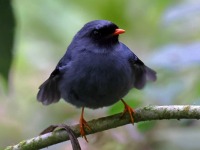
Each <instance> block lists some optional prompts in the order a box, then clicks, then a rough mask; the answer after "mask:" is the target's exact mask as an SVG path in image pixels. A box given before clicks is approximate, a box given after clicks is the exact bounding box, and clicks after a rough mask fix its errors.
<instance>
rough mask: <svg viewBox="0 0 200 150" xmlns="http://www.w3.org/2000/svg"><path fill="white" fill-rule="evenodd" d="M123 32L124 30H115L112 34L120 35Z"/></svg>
mask: <svg viewBox="0 0 200 150" xmlns="http://www.w3.org/2000/svg"><path fill="white" fill-rule="evenodd" d="M124 32H125V30H123V29H115V32H114V33H113V35H119V34H122V33H124Z"/></svg>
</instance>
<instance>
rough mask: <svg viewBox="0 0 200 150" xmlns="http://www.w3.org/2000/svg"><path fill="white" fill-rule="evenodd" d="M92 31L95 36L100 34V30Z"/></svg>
mask: <svg viewBox="0 0 200 150" xmlns="http://www.w3.org/2000/svg"><path fill="white" fill-rule="evenodd" d="M92 33H93V35H95V36H99V35H100V32H99V31H98V30H94V31H93V32H92Z"/></svg>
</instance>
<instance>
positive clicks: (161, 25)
mask: <svg viewBox="0 0 200 150" xmlns="http://www.w3.org/2000/svg"><path fill="white" fill-rule="evenodd" d="M5 1H7V0H1V1H0V8H1V10H0V11H1V15H0V16H1V18H0V19H1V20H0V25H2V24H3V23H4V22H11V23H10V24H14V23H13V22H12V21H9V19H12V17H9V15H10V14H9V8H5V6H4V4H5ZM11 4H12V8H13V9H12V10H13V14H14V17H15V21H16V22H15V28H14V29H15V30H14V33H15V36H14V41H15V43H14V44H12V40H11V43H9V42H6V40H5V39H6V37H7V36H6V35H4V34H3V33H4V31H5V30H6V28H4V27H2V26H0V32H1V33H0V34H1V36H0V37H1V38H0V39H1V40H0V45H1V46H0V48H1V49H0V66H5V65H6V66H7V67H1V70H0V71H1V72H0V74H1V77H0V149H3V148H5V147H6V146H8V145H14V144H17V143H18V142H20V141H22V140H24V139H29V138H32V137H34V136H37V135H38V134H39V133H40V132H41V131H42V130H43V129H44V128H46V127H48V126H49V125H51V124H58V123H67V124H68V125H70V124H75V123H77V122H78V120H79V116H80V112H81V111H80V109H77V108H75V107H74V106H71V105H70V104H68V103H65V102H64V101H63V100H61V101H60V102H59V103H56V104H53V105H50V106H48V107H46V106H42V104H41V103H38V102H37V100H36V94H37V92H38V87H39V85H40V84H41V83H42V82H43V81H44V80H45V79H47V78H48V76H49V74H50V73H51V71H53V69H54V67H55V66H56V64H57V62H58V61H59V59H60V58H61V56H62V55H63V54H64V53H65V50H66V48H67V46H68V45H69V43H70V42H71V39H72V38H73V36H74V34H75V33H76V32H77V31H78V30H79V29H80V28H81V27H82V26H83V25H84V24H85V23H87V22H88V21H91V20H95V19H106V20H111V21H112V22H114V23H116V24H117V25H118V26H119V27H121V28H123V29H125V30H126V34H123V35H120V40H121V41H122V42H123V43H125V44H126V45H127V46H128V47H129V48H131V49H132V50H133V51H134V53H136V54H137V56H138V57H140V58H141V59H142V60H143V61H144V62H145V63H146V64H147V65H148V66H150V67H151V68H154V69H155V70H156V71H157V75H158V80H157V82H155V83H149V84H148V85H147V86H146V87H145V88H144V89H143V90H141V91H139V90H135V89H133V90H132V91H131V92H130V93H129V94H128V95H127V96H126V97H125V98H124V99H125V101H127V103H128V104H130V105H131V106H132V107H134V108H137V107H142V106H148V105H173V104H187V105H188V104H189V105H190V104H193V105H199V104H200V1H199V0H151V1H147V0H139V1H137V0H123V1H122V0H109V1H108V0H101V1H90V0H84V1H81V0H56V1H55V0H13V1H11ZM2 8H4V9H2ZM3 10H4V12H3ZM3 21H4V22H3ZM7 26H9V24H8V25H7ZM7 26H6V27H7ZM9 35H12V34H9ZM11 38H12V37H11ZM8 39H9V38H8ZM6 44H7V47H6ZM11 47H12V48H11ZM7 53H8V55H7ZM9 54H10V55H9ZM11 54H12V55H11ZM10 62H12V64H11V67H9V66H10V65H9V64H10ZM2 68H3V69H2ZM8 71H9V78H7V72H8ZM122 110H123V105H122V104H121V102H119V103H116V104H115V105H113V106H111V107H107V108H102V109H98V110H91V109H86V110H85V119H86V120H91V119H94V118H99V117H102V116H106V115H111V114H114V113H118V112H121V111H122ZM199 139H200V122H199V121H197V120H167V121H152V122H143V123H137V124H135V125H134V126H132V125H127V126H123V127H120V128H116V129H112V130H109V131H104V132H101V133H97V134H94V135H89V136H88V140H89V143H86V142H85V141H84V140H83V139H82V138H79V142H80V144H81V147H82V149H83V150H86V149H87V150H99V149H101V150H111V149H116V150H125V149H135V150H136V149H137V150H169V149H173V150H199V149H200V142H199ZM46 149H47V148H46ZM55 149H59V150H66V149H71V145H70V142H63V143H61V144H57V145H55V146H50V147H48V150H55ZM44 150H45V149H44Z"/></svg>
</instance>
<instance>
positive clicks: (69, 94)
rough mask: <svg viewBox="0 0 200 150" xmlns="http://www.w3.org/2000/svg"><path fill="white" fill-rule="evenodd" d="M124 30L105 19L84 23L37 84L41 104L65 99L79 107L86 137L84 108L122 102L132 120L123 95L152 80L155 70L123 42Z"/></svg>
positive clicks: (83, 135) (131, 112)
mask: <svg viewBox="0 0 200 150" xmlns="http://www.w3.org/2000/svg"><path fill="white" fill-rule="evenodd" d="M123 33H125V30H124V29H121V28H119V27H118V26H117V25H116V24H115V23H112V22H111V21H108V20H93V21H90V22H88V23H86V24H85V25H84V26H83V27H82V28H81V29H80V30H79V31H78V32H77V33H76V35H75V36H74V38H73V39H72V42H71V43H70V44H69V46H68V48H67V50H66V53H65V54H64V56H63V57H62V58H61V59H60V61H59V62H58V64H57V66H56V67H55V69H54V70H53V72H52V73H51V74H50V76H49V78H48V79H47V80H46V81H45V82H44V83H43V84H41V85H40V87H39V91H38V94H37V100H38V101H39V102H41V103H42V104H43V105H49V104H52V103H56V102H58V101H59V100H60V99H61V98H62V99H64V100H65V101H66V102H68V103H70V104H72V105H74V106H76V107H78V108H82V112H81V117H80V120H79V123H80V134H81V135H82V137H83V138H84V139H85V140H86V141H88V140H87V138H86V135H85V128H88V129H90V130H91V128H90V127H89V125H88V124H87V122H86V121H85V119H84V108H85V107H86V108H90V109H97V108H102V107H107V106H111V105H113V104H114V103H116V102H118V101H120V100H121V101H122V103H123V104H124V111H123V113H122V116H123V115H124V114H125V113H126V112H128V113H129V115H130V121H131V122H132V123H134V113H135V111H134V109H133V108H131V107H130V106H129V105H128V104H127V103H126V102H125V101H124V100H123V97H124V96H125V95H127V94H128V92H129V91H130V90H131V89H132V88H135V89H142V88H143V87H144V86H145V84H146V83H147V81H156V78H157V77H156V72H155V71H154V70H153V69H151V68H149V67H147V66H146V65H145V64H144V63H143V62H142V61H141V60H140V59H139V58H138V57H137V56H136V55H135V54H134V53H133V52H132V51H131V50H130V49H129V48H128V47H127V46H126V45H125V44H124V43H122V42H120V41H119V35H120V34H123Z"/></svg>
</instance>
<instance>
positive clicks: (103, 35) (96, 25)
mask: <svg viewBox="0 0 200 150" xmlns="http://www.w3.org/2000/svg"><path fill="white" fill-rule="evenodd" d="M124 32H125V30H123V29H119V28H118V26H117V25H116V24H114V23H112V22H110V21H107V20H94V21H91V22H88V23H87V24H85V25H84V26H83V28H82V29H81V30H80V31H79V32H78V33H77V34H76V36H75V38H76V39H82V40H84V41H85V42H86V43H87V41H88V42H90V43H93V44H97V45H99V46H109V45H112V44H115V43H118V36H119V34H122V33H124Z"/></svg>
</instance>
